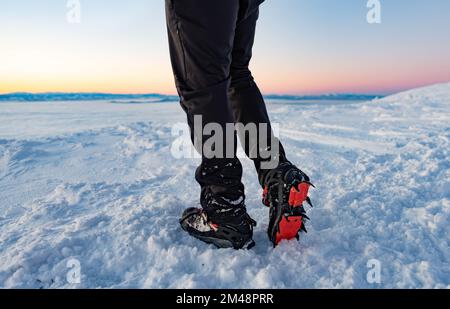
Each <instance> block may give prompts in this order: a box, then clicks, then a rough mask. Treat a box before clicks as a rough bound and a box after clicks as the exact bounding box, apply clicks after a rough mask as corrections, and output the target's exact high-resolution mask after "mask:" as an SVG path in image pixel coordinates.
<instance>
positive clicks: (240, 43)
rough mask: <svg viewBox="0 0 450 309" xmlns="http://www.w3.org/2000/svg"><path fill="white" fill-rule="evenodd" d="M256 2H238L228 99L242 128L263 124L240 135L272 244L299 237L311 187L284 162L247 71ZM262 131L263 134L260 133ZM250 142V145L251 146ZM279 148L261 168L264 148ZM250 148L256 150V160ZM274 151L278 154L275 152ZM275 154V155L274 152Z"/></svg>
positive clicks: (256, 10) (256, 87) (261, 102)
mask: <svg viewBox="0 0 450 309" xmlns="http://www.w3.org/2000/svg"><path fill="white" fill-rule="evenodd" d="M255 1H256V2H261V1H259V0H241V4H243V5H241V11H240V13H239V20H238V25H237V28H236V33H235V38H234V47H233V53H232V58H233V60H232V64H231V70H230V72H231V84H230V89H229V98H230V102H231V103H232V107H233V113H234V118H235V121H236V122H237V123H242V124H244V125H248V124H256V125H257V126H259V125H261V124H267V126H266V127H265V128H264V127H261V128H258V130H257V136H252V137H249V136H242V134H240V137H241V142H242V141H243V140H244V144H245V147H244V148H245V151H246V154H247V155H248V156H250V157H251V158H252V159H253V161H254V163H255V167H256V170H257V172H258V178H259V181H260V184H261V186H262V187H263V188H264V196H263V203H264V204H265V205H266V206H268V207H270V214H269V226H268V230H267V232H268V236H269V238H270V240H271V241H272V242H273V244H274V245H277V244H278V243H279V242H280V241H281V240H283V239H292V238H295V237H297V238H298V237H299V236H298V233H299V232H300V231H301V230H305V231H306V229H305V225H304V222H305V220H306V219H307V218H308V217H307V216H306V213H305V210H304V208H303V203H304V202H305V201H307V202H310V200H309V198H308V190H309V186H310V185H311V184H310V182H309V178H308V176H307V175H306V174H305V173H303V172H302V171H301V170H300V169H298V168H297V167H295V166H294V165H293V164H292V163H290V162H289V161H288V160H287V159H286V154H285V151H284V148H283V146H282V145H281V143H280V142H279V140H278V139H277V138H276V137H274V136H273V132H272V129H271V125H270V120H269V116H268V113H267V109H266V105H265V103H264V99H263V96H262V95H261V92H260V91H259V89H258V86H257V85H256V83H255V81H254V79H253V76H252V74H251V72H250V70H249V63H250V60H251V58H252V47H253V43H254V37H255V29H256V22H257V19H258V16H259V9H258V5H257V4H259V3H257V4H256V5H255ZM264 130H265V131H264ZM261 135H263V136H266V137H267V140H266V142H265V145H260V144H257V145H256V146H255V141H256V142H259V140H260V136H261ZM252 139H253V143H252ZM275 144H277V145H279V146H278V149H276V147H275V149H272V150H273V151H272V152H271V156H272V158H271V159H273V157H278V158H277V159H278V160H276V161H278V163H277V164H276V165H275V166H273V165H272V166H271V167H270V168H266V167H263V164H262V163H265V161H266V160H267V159H266V158H264V157H262V156H261V154H260V152H261V151H264V150H265V149H264V148H265V147H266V146H267V145H275ZM254 149H257V153H256V154H257V155H256V157H253V156H254V155H255V153H254V151H253V150H254ZM277 151H278V153H276V152H277ZM274 152H275V153H274Z"/></svg>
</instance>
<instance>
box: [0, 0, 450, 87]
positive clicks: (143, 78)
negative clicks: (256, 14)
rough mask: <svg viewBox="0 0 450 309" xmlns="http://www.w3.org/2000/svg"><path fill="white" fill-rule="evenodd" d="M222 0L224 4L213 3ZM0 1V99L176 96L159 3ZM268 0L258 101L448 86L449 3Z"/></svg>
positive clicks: (257, 59) (256, 66) (255, 63)
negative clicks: (71, 12)
mask: <svg viewBox="0 0 450 309" xmlns="http://www.w3.org/2000/svg"><path fill="white" fill-rule="evenodd" d="M214 1H223V0H214ZM67 2H68V0H39V1H32V0H0V93H9V92H22V91H24V92H109V93H164V94H174V93H175V88H174V85H173V84H174V82H173V76H172V73H171V67H170V60H169V55H168V46H167V34H166V25H165V13H164V1H163V0H129V1H123V0H120V1H119V0H80V4H81V20H80V23H68V22H67V12H68V8H67ZM366 5H367V0H345V1H342V0H266V2H265V3H264V4H263V5H262V6H261V13H260V19H259V23H258V29H257V36H256V42H255V47H254V57H253V60H252V64H251V69H252V72H253V75H254V76H255V78H256V80H257V82H258V84H259V86H260V88H261V89H262V91H263V92H264V93H266V94H323V93H371V94H389V93H394V92H398V91H401V90H405V89H410V88H415V87H419V86H423V85H429V84H434V83H439V82H449V81H450V18H449V17H448V16H449V14H450V1H448V0H381V9H382V10H381V13H382V15H381V23H380V24H369V23H368V22H367V19H366V15H367V12H368V8H367V7H366Z"/></svg>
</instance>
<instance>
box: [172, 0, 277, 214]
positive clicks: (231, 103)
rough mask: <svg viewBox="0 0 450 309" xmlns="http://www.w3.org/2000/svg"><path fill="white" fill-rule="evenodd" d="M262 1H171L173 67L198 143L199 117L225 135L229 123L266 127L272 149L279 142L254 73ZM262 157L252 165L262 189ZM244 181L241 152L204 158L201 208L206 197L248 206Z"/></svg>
mask: <svg viewBox="0 0 450 309" xmlns="http://www.w3.org/2000/svg"><path fill="white" fill-rule="evenodd" d="M263 1H264V0H166V15H167V27H168V33H169V46H170V54H171V62H172V67H173V72H174V75H175V81H176V86H177V90H178V93H179V96H180V100H181V106H182V108H183V109H184V111H185V112H186V113H187V118H188V124H189V126H190V128H191V137H192V141H193V142H195V140H196V138H199V137H198V136H195V134H194V118H195V116H202V127H204V126H205V125H206V124H208V123H217V124H218V125H219V126H221V127H222V128H223V129H224V130H225V128H226V125H227V124H230V123H242V124H243V125H247V124H256V125H259V124H261V123H264V124H267V125H268V126H267V130H268V131H269V132H265V133H266V136H268V139H270V140H269V141H268V143H269V145H270V142H271V141H272V139H274V137H273V133H272V128H271V126H270V120H269V116H268V114H267V110H266V106H265V103H264V99H263V97H262V95H261V92H260V91H259V89H258V87H257V85H256V84H255V82H254V79H253V77H252V74H251V72H250V70H249V63H250V59H251V58H252V47H253V42H254V37H255V29H256V22H257V19H258V15H259V5H260V4H261V3H262V2H263ZM259 134H261V132H260V130H258V135H259ZM201 137H202V140H203V144H204V142H205V140H207V139H208V137H210V136H208V135H204V134H203V133H202V136H201ZM242 138H245V136H241V141H242ZM248 138H250V137H248ZM253 138H254V137H253ZM236 140H237V138H236V134H235V135H234V139H233V140H232V141H231V144H234V146H235V145H236V143H237V141H236ZM227 142H228V143H227ZM276 142H277V143H278V145H280V146H279V152H278V155H279V160H280V161H283V160H285V154H284V150H283V148H282V146H281V144H279V141H278V140H276ZM221 143H223V145H229V144H230V140H228V141H227V140H226V139H225V138H224V139H223V140H222V141H221ZM203 144H202V145H201V146H203ZM250 144H251V143H250V142H248V141H247V142H246V143H245V145H246V147H244V148H245V151H246V153H247V155H250V152H251V151H252V149H250ZM197 146H198V145H197ZM197 150H201V149H197ZM258 154H259V151H258V152H257V155H256V156H253V157H252V159H253V161H254V163H255V167H256V170H257V173H258V177H259V180H260V182H261V184H262V183H263V179H264V175H265V173H266V172H267V170H263V169H262V168H261V162H262V160H263V159H262V158H261V157H260V156H259V155H258ZM241 178H242V166H241V163H240V162H239V160H238V159H237V158H236V152H234V156H232V157H231V158H230V157H227V158H216V157H213V158H210V157H208V158H206V156H205V155H203V158H202V164H201V166H200V167H199V168H198V169H197V172H196V180H197V181H198V182H199V183H200V185H201V187H202V198H201V201H202V205H203V206H204V207H205V206H207V205H206V204H207V203H206V201H205V196H208V195H211V194H212V195H214V196H215V197H216V198H218V197H220V198H222V199H223V200H226V201H230V200H232V201H236V200H238V199H240V200H243V197H244V186H243V184H242V182H241Z"/></svg>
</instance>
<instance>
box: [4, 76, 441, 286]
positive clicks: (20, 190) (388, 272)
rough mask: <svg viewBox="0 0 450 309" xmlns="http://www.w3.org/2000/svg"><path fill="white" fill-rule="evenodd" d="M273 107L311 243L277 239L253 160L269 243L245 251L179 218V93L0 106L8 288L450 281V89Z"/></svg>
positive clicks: (256, 201)
mask: <svg viewBox="0 0 450 309" xmlns="http://www.w3.org/2000/svg"><path fill="white" fill-rule="evenodd" d="M268 108H269V110H270V114H271V117H272V120H273V121H274V122H277V123H280V132H281V138H282V140H283V141H284V144H285V147H286V149H287V152H288V153H289V157H290V159H291V160H292V161H294V162H295V163H297V164H298V165H299V166H300V167H301V168H302V169H304V170H305V171H306V172H307V173H308V174H310V175H311V176H312V178H313V181H314V183H315V184H316V186H317V187H318V188H317V190H315V191H313V192H312V199H313V202H315V204H316V207H315V208H314V209H311V210H309V216H310V217H311V219H312V221H311V222H310V223H309V226H308V230H309V233H308V234H306V235H302V238H301V241H300V242H299V243H298V242H296V241H290V242H284V243H282V244H281V245H280V246H279V247H277V248H275V249H273V248H272V246H271V244H270V243H269V241H268V239H267V237H266V232H265V230H266V228H267V223H268V222H267V221H268V218H267V216H268V210H267V209H266V208H265V207H263V206H262V205H261V202H260V194H261V192H260V188H259V187H258V184H257V180H256V175H255V172H254V170H253V166H252V163H251V162H250V161H249V160H247V159H243V165H244V168H245V175H244V182H245V184H246V188H247V207H248V209H249V212H250V214H251V216H252V217H254V218H255V219H256V220H257V221H258V223H259V225H258V227H257V228H256V231H255V237H254V238H255V240H256V242H257V245H256V247H255V248H254V249H252V250H250V251H234V250H231V249H225V250H217V249H215V248H213V247H212V246H209V245H206V244H203V243H201V242H199V241H197V240H195V239H192V238H190V237H188V236H187V235H186V234H185V233H184V232H183V231H182V230H181V229H180V227H179V225H178V218H179V215H180V214H181V212H182V211H183V209H184V208H186V207H191V206H196V205H197V202H198V197H199V188H198V186H197V185H196V184H195V182H194V180H193V171H194V168H195V167H196V165H197V164H198V160H197V159H195V160H192V159H175V158H173V157H172V155H171V151H170V150H171V145H172V142H173V140H174V137H173V136H172V134H171V132H172V126H173V125H175V123H179V122H184V120H185V116H184V115H183V113H182V111H181V108H180V107H179V106H178V104H176V103H175V102H173V103H149V104H125V103H123V104H121V103H120V102H113V103H111V101H107V100H106V101H92V102H58V103H56V102H44V103H17V102H16V103H15V102H5V103H0V287H19V288H112V287H114V288H130V287H132V288H450V249H449V248H450V227H449V224H448V223H449V222H450V161H449V158H450V156H449V150H450V147H449V146H450V145H449V138H450V125H449V124H450V84H440V85H435V86H430V87H426V88H422V89H416V90H412V91H408V92H404V93H400V94H397V95H394V96H390V97H386V98H383V99H376V100H373V101H370V102H356V101H348V102H336V103H335V104H333V103H332V102H326V103H324V102H322V101H314V102H308V103H302V102H295V101H294V102H293V101H292V100H291V101H286V100H280V101H277V100H276V99H274V100H271V101H270V102H269V104H268ZM73 259H76V260H77V261H79V263H80V266H81V269H80V274H81V280H80V283H79V284H76V283H69V282H68V280H67V274H68V272H69V271H71V268H68V264H67V263H68V261H69V260H73ZM372 260H375V261H378V262H379V264H380V270H381V277H380V279H381V282H380V283H371V282H369V281H368V280H367V274H368V272H369V271H370V270H371V269H370V268H368V263H369V262H370V261H372Z"/></svg>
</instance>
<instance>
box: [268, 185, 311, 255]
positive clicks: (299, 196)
mask: <svg viewBox="0 0 450 309" xmlns="http://www.w3.org/2000/svg"><path fill="white" fill-rule="evenodd" d="M309 187H310V184H308V183H301V184H299V186H298V188H297V189H296V188H292V189H291V191H290V193H289V199H288V200H289V204H285V205H281V206H278V207H275V208H276V209H271V211H270V217H271V219H270V224H269V230H268V234H269V238H270V239H271V240H272V242H273V245H274V247H276V246H277V245H279V244H280V242H281V241H282V240H292V239H294V238H296V239H297V240H298V239H299V232H300V230H302V228H303V224H304V222H303V221H304V220H303V216H301V215H292V214H295V213H299V211H300V208H301V207H303V203H304V202H305V201H306V199H307V196H308V191H309Z"/></svg>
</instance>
